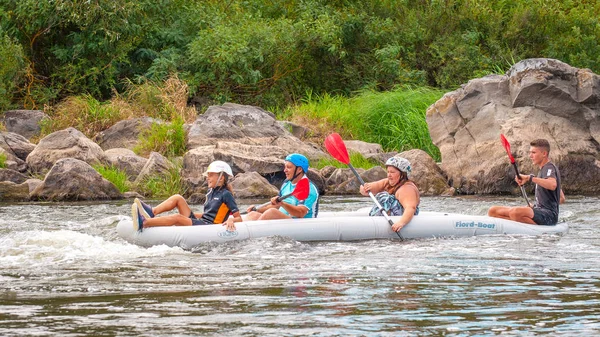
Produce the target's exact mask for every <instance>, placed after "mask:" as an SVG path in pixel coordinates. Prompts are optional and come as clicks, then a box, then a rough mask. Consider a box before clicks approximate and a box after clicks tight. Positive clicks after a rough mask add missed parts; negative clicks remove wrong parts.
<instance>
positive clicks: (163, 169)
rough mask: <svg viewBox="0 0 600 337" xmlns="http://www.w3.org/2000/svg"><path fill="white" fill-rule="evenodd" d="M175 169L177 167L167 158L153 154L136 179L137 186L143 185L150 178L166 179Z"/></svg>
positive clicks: (156, 153)
mask: <svg viewBox="0 0 600 337" xmlns="http://www.w3.org/2000/svg"><path fill="white" fill-rule="evenodd" d="M173 169H175V165H173V163H171V162H170V161H169V160H168V159H167V158H165V156H163V155H161V154H160V153H158V152H151V153H150V157H148V160H147V161H146V164H145V165H144V167H143V168H142V170H141V171H140V173H139V174H138V176H137V177H136V178H135V181H134V182H135V183H136V184H141V183H142V182H144V181H145V180H147V179H148V178H152V177H161V176H162V177H165V176H168V175H169V174H170V172H171V171H172V170H173Z"/></svg>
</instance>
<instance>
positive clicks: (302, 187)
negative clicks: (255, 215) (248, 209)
mask: <svg viewBox="0 0 600 337" xmlns="http://www.w3.org/2000/svg"><path fill="white" fill-rule="evenodd" d="M309 192H310V185H309V182H308V179H307V178H302V179H300V181H298V183H297V184H296V187H294V190H293V191H292V193H288V194H286V195H282V196H279V197H277V201H278V202H279V201H281V200H285V199H287V198H289V197H291V196H294V197H296V199H298V200H306V198H308V194H309ZM269 205H271V202H270V201H269V202H266V203H264V204H262V205H258V206H254V207H252V211H256V210H257V209H259V208H262V207H265V206H269ZM244 214H245V213H244Z"/></svg>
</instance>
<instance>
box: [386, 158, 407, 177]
mask: <svg viewBox="0 0 600 337" xmlns="http://www.w3.org/2000/svg"><path fill="white" fill-rule="evenodd" d="M385 166H393V167H395V168H397V169H398V170H400V171H402V172H404V173H406V177H407V178H408V177H409V176H410V162H409V161H408V159H406V158H402V157H398V156H394V157H391V158H390V159H388V160H387V161H386V162H385Z"/></svg>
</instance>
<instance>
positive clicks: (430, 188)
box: [399, 149, 452, 195]
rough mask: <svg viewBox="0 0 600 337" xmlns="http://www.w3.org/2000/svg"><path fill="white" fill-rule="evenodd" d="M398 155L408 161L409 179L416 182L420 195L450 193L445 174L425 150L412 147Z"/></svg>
mask: <svg viewBox="0 0 600 337" xmlns="http://www.w3.org/2000/svg"><path fill="white" fill-rule="evenodd" d="M399 156H401V157H404V158H406V159H408V161H410V165H411V175H410V180H412V181H414V182H415V184H417V186H418V187H419V192H420V193H421V195H448V194H452V192H451V191H450V186H449V185H448V181H447V179H446V175H445V174H444V172H443V171H442V169H440V167H439V166H438V165H437V164H436V163H435V161H434V160H433V158H431V156H430V155H428V154H427V152H425V151H423V150H419V149H414V150H410V151H405V152H402V153H400V154H399Z"/></svg>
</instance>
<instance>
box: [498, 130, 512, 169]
mask: <svg viewBox="0 0 600 337" xmlns="http://www.w3.org/2000/svg"><path fill="white" fill-rule="evenodd" d="M500 140H501V141H502V145H504V149H505V150H506V154H508V159H510V162H511V164H514V163H515V158H514V157H513V155H512V153H510V143H509V142H508V140H507V139H506V137H504V135H503V134H500Z"/></svg>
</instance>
